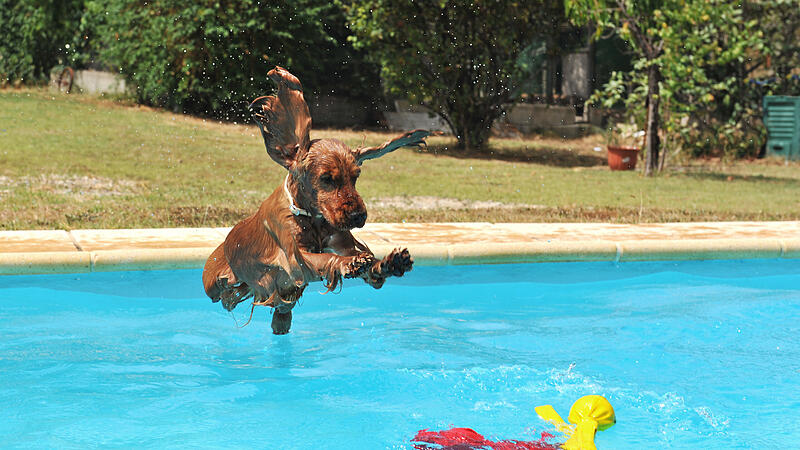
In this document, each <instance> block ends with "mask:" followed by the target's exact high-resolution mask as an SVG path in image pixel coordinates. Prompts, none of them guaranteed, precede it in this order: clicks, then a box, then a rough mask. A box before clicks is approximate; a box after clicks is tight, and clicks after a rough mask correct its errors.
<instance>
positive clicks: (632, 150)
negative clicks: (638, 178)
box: [608, 145, 639, 170]
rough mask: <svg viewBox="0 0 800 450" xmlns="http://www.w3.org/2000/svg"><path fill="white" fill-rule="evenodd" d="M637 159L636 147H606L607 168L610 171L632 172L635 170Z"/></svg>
mask: <svg viewBox="0 0 800 450" xmlns="http://www.w3.org/2000/svg"><path fill="white" fill-rule="evenodd" d="M637 159H639V148H638V147H625V146H621V145H609V146H608V167H610V168H611V170H633V169H635V168H636V160H637Z"/></svg>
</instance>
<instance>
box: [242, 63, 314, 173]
mask: <svg viewBox="0 0 800 450" xmlns="http://www.w3.org/2000/svg"><path fill="white" fill-rule="evenodd" d="M267 75H268V76H269V77H270V79H272V81H274V82H275V83H276V84H277V85H278V94H277V96H273V95H269V96H265V97H259V98H257V99H255V100H253V103H251V104H250V112H251V113H252V114H253V119H254V120H255V121H256V124H257V125H258V128H259V129H260V130H261V135H262V136H263V137H264V145H265V146H266V147H267V153H268V154H269V156H270V157H271V158H272V159H273V160H274V161H275V162H277V163H278V164H280V165H282V166H283V167H285V168H287V169H289V168H290V167H291V166H292V164H293V163H294V161H295V159H296V157H297V155H298V153H300V152H302V151H307V150H308V147H309V145H310V144H311V140H310V137H309V131H310V130H311V114H309V112H308V105H307V104H306V100H305V99H304V98H303V87H302V85H301V84H300V80H298V79H297V77H295V76H294V75H292V74H291V73H289V71H287V70H286V69H284V68H282V67H275V68H274V69H272V70H270V71H269V73H268V74H267Z"/></svg>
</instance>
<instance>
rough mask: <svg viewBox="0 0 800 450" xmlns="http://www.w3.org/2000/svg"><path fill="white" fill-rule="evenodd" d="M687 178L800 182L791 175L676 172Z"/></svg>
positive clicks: (750, 181)
mask: <svg viewBox="0 0 800 450" xmlns="http://www.w3.org/2000/svg"><path fill="white" fill-rule="evenodd" d="M677 174H680V175H682V176H685V177H687V178H694V179H698V180H705V181H719V182H734V181H735V182H748V183H764V182H767V183H781V184H787V185H796V184H800V180H799V179H797V178H791V177H775V176H768V175H742V174H734V173H726V172H711V171H708V172H705V171H697V172H695V171H686V172H677Z"/></svg>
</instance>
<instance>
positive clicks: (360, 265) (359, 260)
mask: <svg viewBox="0 0 800 450" xmlns="http://www.w3.org/2000/svg"><path fill="white" fill-rule="evenodd" d="M349 259H350V261H348V262H347V263H346V264H345V266H344V268H343V270H342V275H343V276H344V277H345V278H358V277H360V276H361V275H363V274H364V272H366V271H367V269H369V268H370V266H371V265H372V264H373V263H374V262H375V258H374V257H373V256H372V255H371V254H369V253H360V254H358V255H356V256H353V257H350V258H349Z"/></svg>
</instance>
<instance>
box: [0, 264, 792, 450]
mask: <svg viewBox="0 0 800 450" xmlns="http://www.w3.org/2000/svg"><path fill="white" fill-rule="evenodd" d="M315 288H316V289H315ZM316 290H321V287H318V286H317V285H312V286H311V287H310V288H309V289H307V294H306V295H305V296H304V298H303V299H302V300H301V304H300V305H299V306H298V307H297V308H296V309H295V315H294V322H293V326H292V332H291V334H289V335H287V336H273V335H272V334H271V330H270V327H269V317H268V315H267V310H266V309H264V308H259V309H256V314H255V317H254V320H253V323H251V324H250V325H249V326H247V327H245V328H242V329H240V328H237V327H236V321H235V320H234V318H232V317H231V316H230V315H229V314H228V313H226V312H225V311H223V309H222V308H221V307H220V306H219V305H218V304H212V303H211V302H210V300H208V299H207V298H206V297H205V295H204V294H203V292H202V286H201V283H200V271H197V270H184V271H173V272H163V271H162V272H114V273H93V274H81V275H48V276H11V277H0V337H1V338H2V339H0V405H2V411H3V420H2V421H0V442H2V443H3V445H4V446H7V447H32V446H35V447H57V448H63V447H92V446H120V447H227V448H234V447H259V448H303V449H305V448H359V449H360V448H365V449H366V448H410V444H409V442H408V441H409V439H410V438H411V437H413V436H414V434H415V433H416V431H417V430H419V429H422V428H431V429H443V428H448V427H450V426H461V427H471V428H474V429H475V430H476V431H478V432H479V433H482V434H484V435H486V436H487V437H492V438H498V439H533V438H536V437H538V436H539V432H541V431H547V430H550V427H549V426H548V425H547V424H545V423H544V422H542V421H540V420H539V419H537V417H536V416H535V413H534V410H533V409H534V407H535V406H537V405H540V404H545V403H550V404H553V405H554V406H555V408H556V410H558V411H559V412H560V413H561V414H562V415H564V416H566V414H567V412H568V409H569V406H570V405H571V404H572V402H573V401H574V400H576V399H577V398H578V397H580V396H582V395H585V394H590V393H596V394H603V395H605V396H606V397H607V398H608V399H609V400H610V401H611V403H612V404H613V405H614V407H615V409H616V413H617V420H618V423H617V425H616V426H615V427H613V428H611V429H610V430H608V431H605V432H602V433H599V434H598V437H597V444H598V448H601V449H603V448H606V449H610V448H613V449H620V448H666V447H674V448H734V447H737V448H738V447H759V448H786V447H789V446H791V445H793V444H795V443H796V442H797V441H798V440H800V427H798V426H797V421H796V420H795V417H796V412H797V410H798V409H800V396H798V395H797V394H798V388H797V387H798V386H800V344H798V336H800V320H798V319H800V264H799V263H798V262H794V261H786V260H783V261H772V260H749V261H715V262H708V261H706V262H681V263H672V262H662V263H624V264H613V263H557V264H528V265H497V266H461V267H419V268H417V269H415V270H414V271H413V272H411V273H410V274H409V275H408V276H407V277H405V278H402V279H392V280H389V282H387V283H386V285H385V286H384V288H383V289H381V290H373V289H372V288H369V287H366V286H363V285H359V284H357V283H353V282H350V283H347V284H346V285H345V287H344V289H343V290H342V292H341V293H339V294H326V295H320V294H317V293H316ZM247 312H249V309H248V311H245V310H244V308H242V307H240V308H239V309H238V310H237V311H236V320H238V322H239V323H242V322H244V320H245V319H246V317H247Z"/></svg>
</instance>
